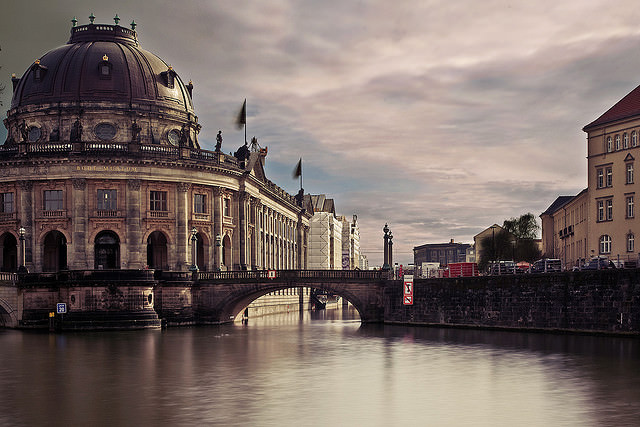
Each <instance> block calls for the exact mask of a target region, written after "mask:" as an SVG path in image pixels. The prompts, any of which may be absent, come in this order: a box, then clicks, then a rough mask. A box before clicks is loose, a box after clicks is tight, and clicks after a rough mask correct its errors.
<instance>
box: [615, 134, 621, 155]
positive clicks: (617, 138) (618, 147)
mask: <svg viewBox="0 0 640 427" xmlns="http://www.w3.org/2000/svg"><path fill="white" fill-rule="evenodd" d="M619 149H620V135H616V151H618V150H619Z"/></svg>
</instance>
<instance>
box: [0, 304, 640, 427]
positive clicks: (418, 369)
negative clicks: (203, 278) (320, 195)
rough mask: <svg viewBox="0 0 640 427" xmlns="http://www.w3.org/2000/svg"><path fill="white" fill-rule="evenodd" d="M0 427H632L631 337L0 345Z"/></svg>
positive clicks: (170, 333)
mask: <svg viewBox="0 0 640 427" xmlns="http://www.w3.org/2000/svg"><path fill="white" fill-rule="evenodd" d="M0 393H1V394H0V425H2V426H5V425H6V426H165V425H166V426H196V425H197V426H201V425H222V426H228V425H233V426H235V425H237V426H288V425H291V426H293V425H295V426H326V425H336V426H470V425H473V426H514V425H519V426H546V427H548V426H577V425H580V426H602V425H611V426H632V425H633V426H636V425H638V423H639V422H640V341H639V340H638V339H634V338H619V337H595V336H580V335H553V334H538V333H520V332H496V331H478V330H457V329H434V328H410V327H401V326H383V325H364V326H362V325H361V324H360V322H359V320H358V318H357V315H355V314H354V313H353V312H352V311H349V312H343V311H342V310H327V311H324V312H317V313H315V312H314V313H309V312H307V313H304V314H303V315H300V314H298V313H289V314H283V315H274V316H269V317H264V318H256V319H249V322H248V324H247V325H243V324H241V323H235V324H232V325H224V326H210V327H194V328H175V329H168V330H162V331H160V330H154V331H126V332H98V333H96V332H93V333H65V334H47V333H34V332H23V331H15V330H0Z"/></svg>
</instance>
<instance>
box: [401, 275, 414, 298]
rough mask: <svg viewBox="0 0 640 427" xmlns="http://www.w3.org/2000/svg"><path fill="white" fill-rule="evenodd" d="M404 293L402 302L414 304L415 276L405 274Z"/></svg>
mask: <svg viewBox="0 0 640 427" xmlns="http://www.w3.org/2000/svg"><path fill="white" fill-rule="evenodd" d="M402 294H403V296H402V303H403V304H404V305H413V276H411V275H407V276H404V281H403V285H402Z"/></svg>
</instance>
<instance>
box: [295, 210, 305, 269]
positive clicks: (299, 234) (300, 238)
mask: <svg viewBox="0 0 640 427" xmlns="http://www.w3.org/2000/svg"><path fill="white" fill-rule="evenodd" d="M296 241H297V246H298V254H297V258H298V263H297V264H296V268H297V269H298V270H302V269H304V266H303V265H304V264H303V261H304V255H303V253H302V251H303V248H304V224H303V223H302V213H299V214H298V223H297V224H296Z"/></svg>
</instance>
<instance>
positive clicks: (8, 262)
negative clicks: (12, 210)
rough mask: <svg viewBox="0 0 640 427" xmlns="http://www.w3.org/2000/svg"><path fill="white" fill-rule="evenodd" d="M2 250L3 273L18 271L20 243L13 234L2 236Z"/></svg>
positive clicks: (0, 237)
mask: <svg viewBox="0 0 640 427" xmlns="http://www.w3.org/2000/svg"><path fill="white" fill-rule="evenodd" d="M0 250H1V251H2V256H1V258H0V259H1V260H2V267H1V268H0V270H1V271H12V272H14V271H16V270H17V269H18V241H17V240H16V238H15V236H14V235H13V234H11V233H4V234H3V235H2V236H0Z"/></svg>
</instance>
